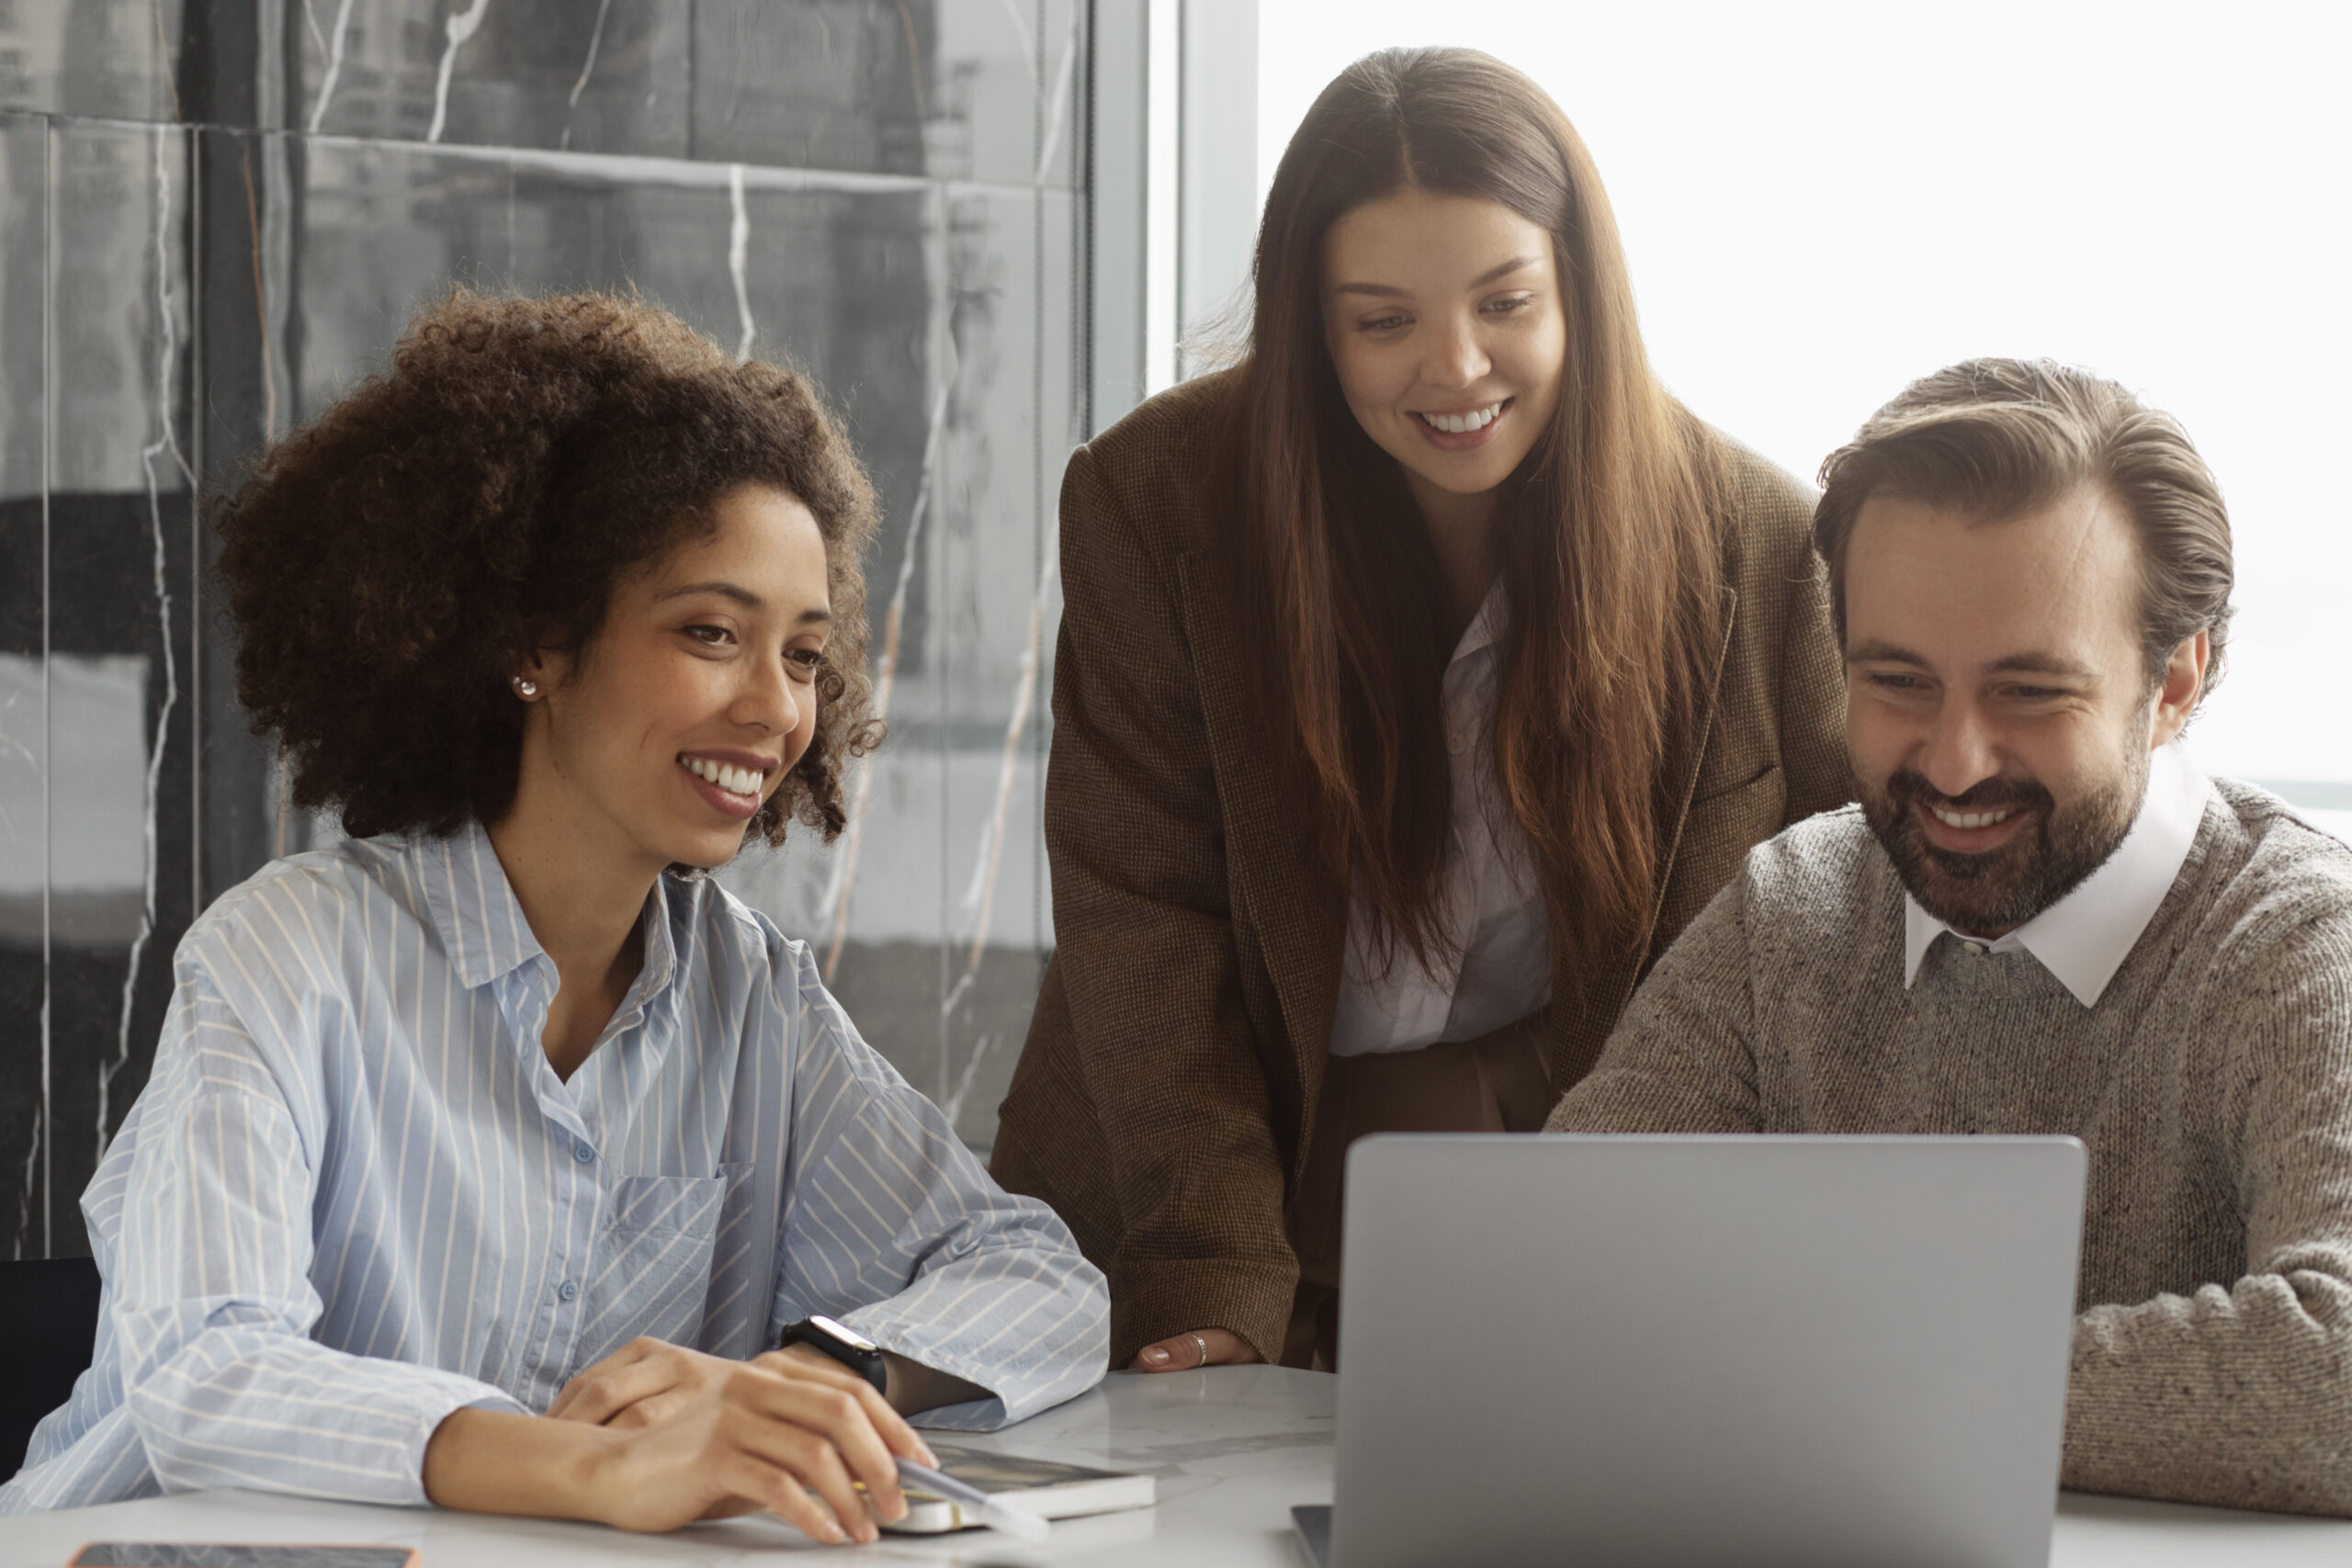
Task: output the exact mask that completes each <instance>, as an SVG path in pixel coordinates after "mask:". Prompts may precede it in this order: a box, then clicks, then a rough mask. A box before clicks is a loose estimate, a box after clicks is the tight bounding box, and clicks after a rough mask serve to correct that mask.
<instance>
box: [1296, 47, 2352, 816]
mask: <svg viewBox="0 0 2352 1568" xmlns="http://www.w3.org/2000/svg"><path fill="white" fill-rule="evenodd" d="M1427 43H1455V44H1467V45H1471V46H1474V47H1476V48H1481V49H1485V50H1487V51H1490V52H1492V53H1495V54H1497V55H1499V56H1501V57H1502V58H1503V59H1505V60H1508V61H1510V62H1511V63H1513V64H1515V65H1517V66H1519V67H1520V68H1521V69H1522V70H1524V71H1526V72H1527V73H1529V74H1530V75H1532V76H1533V77H1534V78H1535V79H1536V80H1537V81H1539V82H1541V83H1543V84H1544V86H1545V87H1546V88H1547V89H1549V90H1550V91H1551V93H1552V94H1553V96H1555V98H1557V99H1558V100H1559V102H1560V104H1561V107H1564V108H1565V109H1566V111H1567V114H1568V118H1570V119H1571V120H1573V121H1574V122H1575V123H1576V126H1577V130H1578V131H1579V132H1580V133H1581V134H1582V135H1583V137H1584V139H1585V141H1586V143H1587V144H1588V145H1589V147H1590V148H1591V150H1592V153H1593V157H1594V159H1595V161H1596V162H1597V163H1598V164H1599V165H1600V173H1601V177H1602V179H1603V180H1604V181H1605V182H1606V184H1607V186H1608V189H1609V194H1610V198H1611V203H1612V205H1613V206H1614V208H1615V209H1616V212H1617V218H1618V222H1619V225H1620V227H1621V229H1622V230H1623V233H1624V237H1625V244H1626V250H1627V252H1628V254H1629V258H1630V261H1631V265H1632V268H1633V275H1634V287H1635V289H1636V291H1637V296H1638V299H1639V304H1640V309H1641V312H1642V324H1643V330H1644V333H1645V337H1646V339H1647V341H1648V344H1649V347H1650V353H1651V356H1652V359H1653V361H1654V362H1655V363H1656V365H1657V367H1658V369H1659V371H1660V373H1661V374H1662V375H1663V376H1664V378H1666V380H1667V383H1668V385H1669V386H1670V387H1671V388H1672V389H1674V391H1675V392H1676V394H1677V395H1678V396H1679V397H1680V398H1681V399H1682V400H1684V401H1685V402H1687V403H1688V404H1690V405H1691V408H1692V409H1693V410H1695V411H1696V412H1698V413H1699V414H1700V415H1701V416H1702V417H1703V418H1705V419H1707V420H1709V421H1711V422H1713V423H1715V424H1717V425H1720V426H1721V427H1723V428H1724V429H1725V430H1727V431H1729V432H1730V433H1731V434H1734V435H1736V436H1737V437H1739V438H1740V439H1742V440H1744V441H1746V442H1747V443H1748V444H1749V445H1751V446H1756V447H1758V448H1759V449H1760V450H1762V451H1763V452H1765V453H1766V454H1767V455H1769V456H1770V457H1772V458H1773V459H1775V460H1776V461H1778V462H1780V463H1781V465H1783V466H1784V467H1786V468H1790V469H1791V470H1792V471H1793V472H1796V473H1798V474H1800V475H1802V476H1804V477H1805V478H1807V479H1810V478H1811V477H1812V475H1813V473H1814V471H1815V468H1817V467H1818V465H1819V463H1820V460H1821V458H1822V457H1823V455H1824V454H1826V452H1828V451H1829V450H1830V449H1831V448H1832V447H1834V446H1837V445H1838V443H1839V442H1840V441H1842V440H1844V439H1845V438H1846V437H1847V436H1848V435H1849V434H1851V433H1852V431H1853V429H1854V427H1855V426H1856V425H1857V424H1858V423H1860V421H1861V420H1862V418H1863V417H1864V416H1866V415H1867V414H1868V413H1869V412H1871V410H1872V409H1874V408H1876V407H1877V406H1878V405H1879V404H1880V403H1882V402H1883V401H1884V400H1886V399H1887V398H1889V397H1891V396H1893V395H1894V393H1895V392H1896V391H1897V390H1899V389H1901V388H1902V386H1903V385H1904V383H1905V382H1906V381H1908V380H1910V379H1912V378H1915V377H1917V376H1920V375H1923V374H1925V373H1926V372H1928V371H1929V370H1933V369H1935V368H1937V367H1939V366H1942V365H1946V364H1949V363H1951V362H1952V361H1954V360H1958V359H1962V358H1966V357H1968V356H1969V355H1978V354H2014V355H2052V356H2053V357H2056V358H2059V359H2064V360H2068V361H2072V362H2075V363H2077V364H2082V365H2086V366H2089V367H2093V368H2095V369H2097V370H2098V371H2100V372H2101V373H2103V374H2105V375H2109V376H2111V377H2114V378H2116V379H2118V380H2120V381H2122V382H2123V383H2124V384H2126V385H2127V386H2130V387H2132V388H2134V389H2137V390H2138V391H2139V392H2140V393H2141V394H2142V395H2143V397H2145V398H2146V399H2148V400H2150V401H2152V402H2153V403H2154V404H2155V405H2156V406H2157V407H2160V408H2163V409H2165V410H2168V411H2170V412H2173V413H2174V414H2177V416H2178V417H2179V418H2180V419H2181V420H2182V421H2183V423H2186V424H2187V425H2188V431H2189V434H2191V435H2192V436H2193V437H2194V438H2195V439H2196V441H2197V443H2198V445H2199V449H2200V450H2202V451H2203V452H2204V454H2205V456H2206V458H2207V460H2208V461H2209V462H2210V463H2211V465H2212V466H2213V469H2214V471H2215V473H2216V474H2218V475H2219V476H2220V479H2221V481H2222V489H2223V491H2224V493H2225V494H2226V495H2227V497H2228V499H2229V503H2230V509H2231V516H2232V521H2233V529H2234V533H2235V538H2236V550H2237V567H2238V591H2237V599H2236V602H2237V605H2238V615H2237V620H2236V625H2235V627H2234V631H2233V637H2232V643H2231V649H2230V659H2229V670H2228V672H2227V676H2226V679H2225V680H2224V681H2223V682H2222V686H2221V688H2220V689H2219V690H2218V691H2217V692H2216V693H2215V694H2214V696H2213V698H2212V700H2211V703H2210V704H2209V705H2208V706H2207V708H2206V711H2205V712H2204V713H2203V714H2202V715H2201V716H2200V717H2199V720H2198V722H2197V724H2196V726H2195V727H2194V728H2192V730H2191V732H2190V739H2191V744H2192V747H2193V749H2194V750H2195V751H2196V753H2197V755H2198V757H2199V760H2200V761H2203V762H2204V764H2205V765H2206V766H2207V767H2208V768H2209V769H2211V770H2212V771H2214V772H2217V773H2229V774H2233V775H2237V776H2240V777H2246V778H2254V779H2261V780H2266V781H2292V782H2295V783H2298V784H2304V785H2332V786H2334V787H2305V788H2301V789H2297V790H2290V792H2289V793H2290V797H2293V798H2298V799H2299V801H2300V803H2301V804H2304V805H2306V806H2311V807H2338V808H2352V694H2347V693H2346V671H2347V670H2352V499H2347V494H2348V493H2352V492H2347V488H2346V483H2345V481H2344V479H2343V477H2342V476H2343V472H2344V465H2345V458H2346V455H2347V453H2352V377H2348V376H2347V362H2352V300H2348V299H2347V288H2352V259H2347V254H2346V252H2347V249H2348V248H2352V246H2347V242H2348V241H2352V92H2346V89H2345V85H2344V77H2343V70H2344V62H2345V61H2346V60H2347V59H2352V6H2344V5H2340V4H2335V5H2320V4H2298V5H2271V6H2262V5H2248V6H2210V5H2209V6H2177V5H2176V6H2167V5H2162V4H2139V5H2128V6H2126V5H2104V4H2102V5H2093V4H2083V3H2067V0H2043V3H2041V4H2037V5H2019V4H2010V3H1990V4H1976V5H1972V6H1966V7H1944V6H1932V7H1931V6H1918V5H1904V4H1893V3H1888V0H1880V3H1879V4H1873V5H1853V4H1830V3H1792V4H1782V5H1774V6H1753V5H1675V4H1645V5H1639V6H1627V5H1623V4H1617V5H1609V6H1597V5H1585V4H1567V3H1562V0H1486V3H1484V4H1482V5H1479V6H1468V7H1453V6H1429V5H1427V4H1425V3H1423V4H1413V5H1408V4H1402V3H1400V0H1344V3H1340V0H1261V55H1260V62H1259V77H1258V80H1259V128H1260V129H1259V135H1260V159H1259V171H1258V180H1259V187H1260V194H1261V199H1262V196H1263V191H1264V187H1265V185H1266V183H1267V182H1268V181H1269V180H1270V179H1271V178H1272V174H1273V167H1274V164H1275V161H1276V160H1277V159H1278V158H1279V157H1280V156H1281V152H1282V149H1283V144H1284V143H1285V142H1286V141H1288V140H1289V137H1290V133H1291V131H1292V130H1294V129H1295V127H1296V126H1297V123H1298V120H1299V118H1300V117H1301V116H1302V115H1303V114H1304V113H1305V112H1306V107H1307V106H1308V105H1309V104H1310V103H1311V102H1312V101H1313V99H1314V97H1315V95H1316V94H1317V92H1318V91H1320V90H1321V88H1322V87H1323V85H1325V83H1327V82H1328V81H1329V79H1330V77H1331V76H1332V75H1333V74H1335V73H1337V72H1338V71H1339V70H1340V67H1341V66H1343V65H1345V64H1346V63H1347V62H1349V61H1350V60H1351V59H1353V58H1355V57H1356V56H1358V55H1360V54H1362V53H1364V52H1365V51H1369V50H1372V49H1376V48H1380V47H1384V46H1386V45H1391V44H1427ZM2337 825H2338V826H2345V825H2352V815H2347V816H2346V818H2342V819H2341V820H2340V821H2339V822H2338V823H2337Z"/></svg>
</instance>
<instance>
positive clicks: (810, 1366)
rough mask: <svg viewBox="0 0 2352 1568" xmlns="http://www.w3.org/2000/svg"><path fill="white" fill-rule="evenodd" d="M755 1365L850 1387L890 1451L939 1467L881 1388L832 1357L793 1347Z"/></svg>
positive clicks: (927, 1446)
mask: <svg viewBox="0 0 2352 1568" xmlns="http://www.w3.org/2000/svg"><path fill="white" fill-rule="evenodd" d="M753 1364H754V1365H756V1366H764V1367H772V1368H774V1369H775V1371H779V1372H781V1373H783V1374H784V1375H785V1376H786V1377H799V1378H809V1379H813V1380H816V1381H818V1382H824V1383H826V1384H827V1385H829V1386H831V1387H833V1388H841V1389H846V1390H848V1391H849V1392H850V1393H854V1394H855V1395H857V1398H858V1403H859V1404H863V1405H865V1415H866V1418H867V1419H868V1420H870V1421H872V1422H873V1423H874V1429H875V1430H876V1432H879V1433H880V1434H881V1435H882V1442H883V1445H884V1446H885V1447H886V1448H888V1450H890V1452H891V1453H894V1454H900V1455H903V1456H905V1457H906V1458H908V1459H910V1460H912V1461H915V1462H916V1463H917V1464H927V1465H929V1466H931V1467H932V1468H933V1470H936V1469H938V1468H939V1461H938V1459H937V1458H936V1457H935V1456H934V1455H933V1453H932V1451H931V1445H930V1444H928V1443H926V1442H924V1441H923V1440H922V1438H920V1437H918V1436H916V1435H915V1429H914V1428H913V1427H910V1426H909V1425H907V1418H906V1417H905V1416H901V1415H899V1413H898V1411H897V1410H896V1409H894V1408H893V1407H892V1406H891V1404H890V1402H889V1401H888V1400H887V1399H885V1398H883V1397H882V1392H881V1390H879V1389H877V1388H876V1387H875V1386H874V1385H873V1384H872V1383H870V1382H866V1381H865V1379H864V1378H862V1377H860V1376H858V1375H857V1374H856V1373H855V1372H854V1371H850V1370H849V1369H848V1368H847V1367H844V1366H842V1364H841V1363H840V1362H839V1361H836V1360H834V1359H832V1358H831V1356H828V1355H825V1354H824V1353H823V1352H821V1351H818V1350H810V1349H808V1348H804V1347H801V1346H794V1347H793V1348H790V1349H786V1350H772V1351H770V1352H769V1353H768V1354H766V1355H764V1356H762V1357H761V1358H760V1359H758V1360H757V1361H756V1362H754V1363H753ZM890 1473H891V1474H892V1475H893V1476H896V1475H897V1474H898V1469H897V1467H896V1466H895V1465H894V1466H892V1467H891V1472H890Z"/></svg>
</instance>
